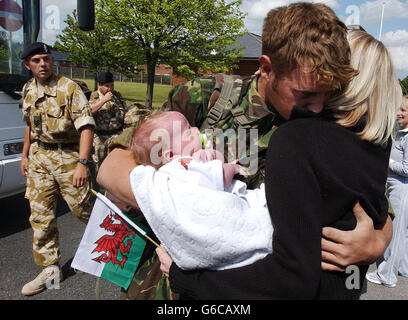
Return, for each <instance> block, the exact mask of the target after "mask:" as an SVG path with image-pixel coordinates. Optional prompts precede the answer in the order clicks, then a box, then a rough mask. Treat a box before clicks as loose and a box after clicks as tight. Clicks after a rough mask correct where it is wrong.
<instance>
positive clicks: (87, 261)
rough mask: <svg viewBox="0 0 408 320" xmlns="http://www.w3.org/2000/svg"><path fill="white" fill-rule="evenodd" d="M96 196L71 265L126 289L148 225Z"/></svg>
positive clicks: (135, 265) (107, 200) (141, 251)
mask: <svg viewBox="0 0 408 320" xmlns="http://www.w3.org/2000/svg"><path fill="white" fill-rule="evenodd" d="M96 196H97V198H96V201H95V205H94V207H93V210H92V214H91V217H90V219H89V222H88V224H87V226H86V229H85V233H84V235H83V236H82V240H81V242H80V244H79V247H78V249H77V252H76V254H75V257H74V259H73V261H72V264H71V267H72V268H74V269H78V270H81V271H84V272H86V273H90V274H92V275H95V276H97V277H101V278H104V279H106V280H109V281H111V282H113V283H115V284H117V285H119V286H121V287H122V288H124V289H125V290H126V289H127V288H128V287H129V285H130V282H131V281H132V278H133V275H134V274H135V272H136V268H137V266H138V265H139V261H140V258H141V256H142V253H143V250H144V248H145V245H146V239H145V238H144V237H143V236H146V231H145V230H146V229H147V228H146V227H143V226H141V225H140V224H138V223H137V222H135V221H132V220H131V219H130V218H129V217H127V216H126V215H125V214H124V213H123V212H122V211H121V210H120V209H119V208H118V207H117V206H116V205H115V204H114V203H113V202H112V201H110V200H109V199H108V198H107V197H105V196H104V195H102V194H100V193H97V194H96ZM143 229H145V230H143ZM140 234H141V235H140ZM149 239H150V238H149Z"/></svg>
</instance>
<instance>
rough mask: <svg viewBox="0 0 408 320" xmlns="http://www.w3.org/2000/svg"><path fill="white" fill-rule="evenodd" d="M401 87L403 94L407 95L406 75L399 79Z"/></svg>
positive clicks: (407, 79)
mask: <svg viewBox="0 0 408 320" xmlns="http://www.w3.org/2000/svg"><path fill="white" fill-rule="evenodd" d="M401 87H402V94H403V95H404V96H406V95H408V76H406V77H405V78H404V79H403V80H402V81H401Z"/></svg>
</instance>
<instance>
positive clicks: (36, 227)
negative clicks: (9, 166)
mask: <svg viewBox="0 0 408 320" xmlns="http://www.w3.org/2000/svg"><path fill="white" fill-rule="evenodd" d="M21 59H22V60H24V65H25V67H26V68H27V69H28V70H30V71H31V72H32V73H33V76H34V78H33V79H32V80H30V81H28V82H27V83H26V85H25V86H24V88H23V118H24V121H25V122H26V124H27V126H26V129H25V135H24V147H23V151H22V159H21V167H20V168H21V172H22V174H23V175H24V176H25V177H27V189H26V194H25V197H26V198H27V199H28V200H29V202H30V209H31V215H30V224H31V227H32V229H33V231H34V237H33V253H34V261H35V263H36V264H37V265H39V266H43V267H44V269H43V270H42V272H41V273H40V274H39V275H38V276H37V277H36V278H35V279H34V280H33V281H31V282H29V283H27V284H26V285H25V286H24V287H23V288H22V290H21V293H22V294H23V295H33V294H36V293H39V292H41V291H42V290H44V289H45V287H46V286H47V283H49V281H50V280H49V279H54V280H56V279H57V278H59V280H61V279H62V273H61V269H60V266H59V260H60V250H59V240H58V228H57V219H56V206H57V199H58V196H59V195H61V196H62V197H63V199H64V200H65V201H66V202H67V204H68V206H69V208H70V210H71V211H72V213H73V214H74V215H75V216H77V217H78V218H79V219H80V220H81V221H84V222H85V223H86V222H87V221H88V219H89V216H90V214H91V210H92V207H93V198H92V193H91V179H90V174H89V170H88V167H87V165H88V162H89V161H88V158H89V156H90V152H91V147H92V139H93V130H94V126H95V121H94V119H93V117H92V113H91V109H90V107H89V104H88V102H87V99H86V97H85V95H84V94H83V92H82V90H81V88H80V87H79V86H78V85H77V84H76V83H75V82H74V81H72V80H70V79H68V78H66V77H64V76H61V75H55V74H53V71H52V66H53V64H54V57H53V56H52V55H51V51H50V47H49V46H47V45H46V44H44V43H42V42H35V43H33V44H31V45H29V46H28V47H26V48H25V49H24V51H23V52H22V54H21Z"/></svg>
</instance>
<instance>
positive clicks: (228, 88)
mask: <svg viewBox="0 0 408 320" xmlns="http://www.w3.org/2000/svg"><path fill="white" fill-rule="evenodd" d="M233 86H234V80H233V78H232V77H231V76H227V75H226V76H225V77H224V84H223V86H222V88H221V92H220V96H219V97H218V99H217V102H216V103H215V104H214V106H213V107H212V108H211V109H210V110H209V111H208V115H207V121H208V124H209V125H210V126H212V125H214V124H216V123H217V122H218V121H220V119H221V116H222V114H223V113H224V110H225V108H226V107H227V105H228V103H229V102H230V97H231V93H232V88H233Z"/></svg>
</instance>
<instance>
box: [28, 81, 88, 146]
mask: <svg viewBox="0 0 408 320" xmlns="http://www.w3.org/2000/svg"><path fill="white" fill-rule="evenodd" d="M23 119H24V121H25V122H26V124H27V126H29V127H30V129H31V135H32V137H33V138H34V139H35V140H41V141H43V142H48V143H70V142H78V139H79V132H78V130H79V129H80V128H81V127H83V126H85V125H92V126H95V121H94V119H93V117H92V113H91V109H90V107H89V104H88V100H87V99H86V97H85V95H84V93H83V92H82V90H81V88H80V87H79V86H78V85H77V84H76V83H75V82H74V81H72V80H70V79H68V78H66V77H64V76H61V75H52V76H51V77H50V79H49V80H48V81H47V82H46V83H45V84H43V85H41V84H39V83H37V81H36V80H30V81H28V82H27V83H26V84H25V85H24V88H23Z"/></svg>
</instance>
